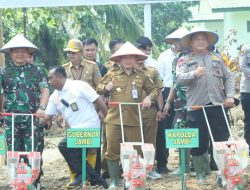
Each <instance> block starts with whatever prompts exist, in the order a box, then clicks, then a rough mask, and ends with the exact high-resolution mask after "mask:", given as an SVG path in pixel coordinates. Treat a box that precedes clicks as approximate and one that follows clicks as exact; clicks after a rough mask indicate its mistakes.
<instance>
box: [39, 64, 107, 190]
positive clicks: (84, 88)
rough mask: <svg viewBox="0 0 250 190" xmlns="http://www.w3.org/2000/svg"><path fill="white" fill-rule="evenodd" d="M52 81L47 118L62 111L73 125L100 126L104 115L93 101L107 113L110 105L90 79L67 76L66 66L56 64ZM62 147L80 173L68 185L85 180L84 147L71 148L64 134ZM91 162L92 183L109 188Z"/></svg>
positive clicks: (75, 171) (60, 148)
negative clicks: (95, 88) (106, 103)
mask: <svg viewBox="0 0 250 190" xmlns="http://www.w3.org/2000/svg"><path fill="white" fill-rule="evenodd" d="M48 78H49V83H50V84H51V85H52V87H54V89H55V91H54V92H53V93H52V95H51V96H50V98H49V103H48V106H47V108H46V110H45V114H46V115H45V121H44V122H47V121H49V120H51V119H52V117H53V116H54V115H57V113H58V112H60V113H61V114H62V116H63V117H64V118H65V120H66V121H67V123H68V125H69V127H70V128H97V127H100V119H99V116H98V114H97V112H96V110H95V107H94V105H93V104H95V105H96V107H97V109H99V110H101V111H102V113H104V114H105V115H106V113H107V107H106V105H105V103H104V102H103V100H102V98H101V97H100V96H99V95H98V94H97V93H96V92H95V90H94V89H93V88H92V87H91V86H90V85H89V84H88V83H86V82H83V81H80V80H70V79H67V75H66V72H65V69H64V68H63V67H56V68H54V69H52V70H50V72H49V74H48ZM58 148H59V150H60V152H61V154H62V155H63V157H64V158H65V160H66V162H67V164H68V165H69V167H70V168H71V169H72V170H73V172H74V173H76V176H75V180H74V181H73V182H71V183H70V184H68V185H67V186H68V187H75V186H78V185H79V184H81V182H82V181H81V179H82V159H81V158H82V154H81V149H78V148H67V139H66V138H64V139H63V140H61V142H60V143H59V145H58ZM86 165H87V168H86V170H87V174H88V175H89V177H90V178H91V182H92V184H95V185H102V186H103V187H105V188H107V184H106V182H105V181H104V180H103V179H101V178H100V176H98V174H97V173H95V171H94V170H93V169H92V167H91V166H89V164H88V163H86Z"/></svg>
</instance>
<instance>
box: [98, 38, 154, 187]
mask: <svg viewBox="0 0 250 190" xmlns="http://www.w3.org/2000/svg"><path fill="white" fill-rule="evenodd" d="M146 58H147V56H146V55H145V54H144V53H143V52H141V51H140V50H139V49H137V48H136V47H135V46H133V45H132V44H131V43H129V42H126V43H125V44H124V45H123V46H121V48H120V49H119V50H118V51H117V52H116V53H114V54H113V55H112V56H111V58H110V59H111V61H115V62H119V63H120V64H121V68H120V69H119V70H117V69H111V70H110V71H109V72H108V74H107V75H105V76H104V78H103V79H102V81H101V82H100V84H99V85H98V86H97V92H98V93H99V94H105V93H109V95H110V101H113V102H134V103H140V102H142V103H143V109H147V108H149V107H151V100H153V101H156V98H157V97H158V89H157V88H156V87H155V85H154V84H153V83H152V82H151V80H150V79H149V78H148V76H147V75H146V74H145V73H144V72H143V71H140V70H137V69H135V67H134V66H135V63H136V62H137V61H144V60H145V59H146ZM144 91H145V92H146V94H147V96H146V97H145V98H144V97H143V92H144ZM143 98H144V99H143ZM122 115H123V124H124V126H123V127H124V138H125V139H126V142H138V141H139V142H141V135H140V130H139V114H138V110H137V106H123V107H122ZM105 123H106V124H107V126H106V138H107V154H106V155H105V156H106V159H107V163H108V170H109V174H110V178H111V183H110V188H115V187H117V185H118V178H119V159H120V143H121V141H122V137H121V121H120V113H119V109H118V106H110V107H109V109H108V114H107V116H106V118H105Z"/></svg>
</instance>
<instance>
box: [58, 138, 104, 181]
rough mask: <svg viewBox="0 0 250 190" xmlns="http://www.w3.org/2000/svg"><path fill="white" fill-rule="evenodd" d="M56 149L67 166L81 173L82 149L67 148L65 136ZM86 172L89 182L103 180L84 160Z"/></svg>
mask: <svg viewBox="0 0 250 190" xmlns="http://www.w3.org/2000/svg"><path fill="white" fill-rule="evenodd" d="M58 149H59V151H60V152H61V154H62V155H63V157H64V159H65V160H66V162H67V163H68V165H69V167H70V168H71V169H72V170H73V171H74V172H76V173H82V149H81V148H67V138H64V139H62V140H61V141H60V142H59V144H58ZM86 174H87V176H88V177H89V178H90V182H91V183H98V182H101V181H103V179H102V178H101V177H100V175H99V174H98V173H97V172H96V171H95V170H94V169H93V168H92V167H91V166H90V165H89V163H88V162H86Z"/></svg>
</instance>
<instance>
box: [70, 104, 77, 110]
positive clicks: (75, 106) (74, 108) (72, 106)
mask: <svg viewBox="0 0 250 190" xmlns="http://www.w3.org/2000/svg"><path fill="white" fill-rule="evenodd" d="M70 107H71V109H72V111H77V110H79V109H78V106H77V104H76V102H74V103H72V104H70Z"/></svg>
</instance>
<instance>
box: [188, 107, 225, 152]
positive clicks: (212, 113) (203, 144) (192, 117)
mask: <svg viewBox="0 0 250 190" xmlns="http://www.w3.org/2000/svg"><path fill="white" fill-rule="evenodd" d="M205 111H206V114H207V117H208V121H209V125H210V127H211V131H212V135H213V138H214V141H215V142H221V141H227V140H228V138H229V131H228V129H227V125H226V120H225V117H224V115H223V112H222V108H221V107H220V106H213V107H207V108H205ZM225 111H226V113H227V110H225ZM188 119H189V125H190V128H198V129H199V147H198V148H192V149H191V155H192V156H201V155H203V154H204V153H205V152H206V151H207V150H208V147H209V132H208V128H207V124H206V120H205V117H204V114H203V111H202V110H196V111H189V112H188ZM211 146H212V145H211Z"/></svg>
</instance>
